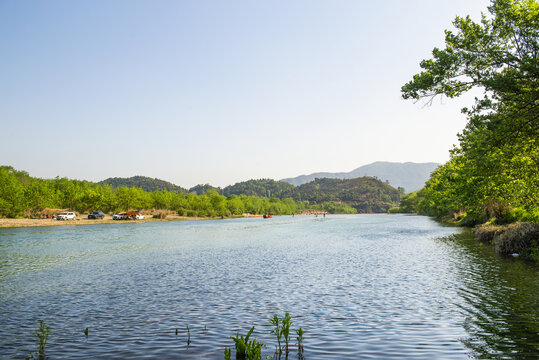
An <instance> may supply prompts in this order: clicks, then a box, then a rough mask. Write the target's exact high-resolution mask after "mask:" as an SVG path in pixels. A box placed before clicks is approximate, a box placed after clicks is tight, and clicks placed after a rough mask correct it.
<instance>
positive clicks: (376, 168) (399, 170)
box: [280, 161, 440, 193]
mask: <svg viewBox="0 0 539 360" xmlns="http://www.w3.org/2000/svg"><path fill="white" fill-rule="evenodd" d="M439 165H440V164H438V163H433V162H428V163H413V162H405V163H396V162H388V161H377V162H374V163H372V164H368V165H364V166H360V167H358V168H357V169H355V170H352V171H350V172H337V173H330V172H317V173H313V174H310V175H300V176H296V177H293V178H286V179H281V180H280V181H284V182H287V183H289V184H292V185H294V186H299V185H302V184H305V183H308V182H311V181H313V180H314V179H316V178H330V179H353V178H358V177H363V176H372V177H377V178H378V179H380V180H382V181H386V180H387V181H388V182H389V184H390V185H391V186H393V187H395V188H398V187H402V188H404V190H405V191H406V192H407V193H408V192H412V191H417V190H419V189H421V188H422V187H423V185H424V184H425V181H427V180H428V178H429V177H430V173H431V172H432V171H434V170H435V169H436V168H437V167H438V166H439Z"/></svg>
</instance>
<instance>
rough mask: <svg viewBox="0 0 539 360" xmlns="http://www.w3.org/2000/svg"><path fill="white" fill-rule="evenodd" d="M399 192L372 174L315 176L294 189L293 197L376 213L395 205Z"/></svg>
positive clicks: (360, 211)
mask: <svg viewBox="0 0 539 360" xmlns="http://www.w3.org/2000/svg"><path fill="white" fill-rule="evenodd" d="M400 195H401V194H400V193H399V191H398V190H397V189H395V188H394V187H392V186H390V185H388V184H386V183H383V182H382V181H380V180H378V179H375V178H373V177H368V176H365V177H361V178H355V179H330V178H317V179H315V180H313V181H311V182H308V183H306V184H302V185H300V186H298V187H296V188H295V189H294V193H293V199H294V200H301V201H309V202H310V203H316V204H320V203H325V202H337V203H345V204H347V205H349V206H351V207H353V208H355V209H356V210H357V212H358V213H373V212H374V213H379V212H387V210H388V209H389V208H390V207H392V206H396V205H397V204H398V203H399V201H400Z"/></svg>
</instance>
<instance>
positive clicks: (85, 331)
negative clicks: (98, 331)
mask: <svg viewBox="0 0 539 360" xmlns="http://www.w3.org/2000/svg"><path fill="white" fill-rule="evenodd" d="M84 335H86V337H88V328H86V329H84Z"/></svg>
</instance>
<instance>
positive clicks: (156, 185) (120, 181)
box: [98, 176, 187, 193]
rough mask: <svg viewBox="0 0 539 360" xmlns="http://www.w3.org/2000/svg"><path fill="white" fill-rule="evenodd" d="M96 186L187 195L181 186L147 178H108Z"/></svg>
mask: <svg viewBox="0 0 539 360" xmlns="http://www.w3.org/2000/svg"><path fill="white" fill-rule="evenodd" d="M98 184H99V185H101V186H104V185H110V186H112V188H113V189H117V188H120V187H122V186H124V187H128V188H132V187H136V188H139V189H142V190H144V191H147V192H154V191H160V190H166V191H172V192H177V191H180V190H181V191H182V192H183V193H187V190H186V189H184V188H182V187H181V186H178V185H174V184H173V183H170V182H168V181H165V180H160V179H155V178H150V177H147V176H132V177H130V178H119V177H115V178H108V179H105V180H103V181H100V182H98Z"/></svg>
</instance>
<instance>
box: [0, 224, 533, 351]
mask: <svg viewBox="0 0 539 360" xmlns="http://www.w3.org/2000/svg"><path fill="white" fill-rule="evenodd" d="M0 272H1V273H0V357H1V358H3V359H21V358H24V357H26V356H27V355H28V354H29V352H30V351H32V350H35V347H36V344H37V341H36V339H35V337H34V335H33V331H34V329H36V328H37V327H38V325H39V320H43V321H44V322H45V324H47V325H48V326H50V328H51V334H50V336H49V338H48V342H47V345H46V354H47V356H48V359H90V358H92V359H128V358H129V359H200V358H206V359H223V351H224V348H225V347H232V348H233V347H234V345H233V341H232V340H231V339H230V336H234V335H236V334H237V333H239V334H240V335H245V334H246V333H247V331H248V330H249V329H250V328H251V326H255V330H254V333H253V336H256V337H257V338H258V341H259V342H262V343H264V344H266V347H265V348H264V349H263V357H262V358H265V357H266V356H268V355H271V354H273V352H274V350H275V345H276V340H275V339H274V338H273V335H271V334H270V331H271V325H270V323H269V318H270V317H271V316H272V315H273V314H278V315H280V316H282V315H284V313H285V312H289V313H290V315H291V317H292V321H293V325H292V328H297V327H301V328H302V329H303V330H304V331H305V335H304V338H305V340H304V349H305V350H304V357H305V359H392V358H403V357H406V358H413V359H434V358H436V359H469V358H470V357H472V358H504V359H505V358H507V359H537V356H538V354H539V266H538V265H535V264H533V263H527V262H524V261H522V260H520V259H518V258H517V259H514V258H502V257H499V256H498V255H496V254H494V253H493V250H492V248H491V247H490V246H485V245H481V244H477V243H476V242H475V241H474V240H473V239H472V238H471V235H470V233H469V231H466V230H463V229H458V228H453V227H444V226H441V225H440V224H438V223H436V222H435V221H433V220H431V219H429V218H427V217H421V216H405V215H329V216H327V217H325V218H323V217H317V218H315V217H313V216H295V217H291V216H283V217H274V218H272V219H262V218H245V219H233V220H208V221H176V222H157V223H129V224H127V223H121V224H107V225H89V226H61V227H51V228H20V229H0ZM187 326H189V335H188V333H187ZM85 328H88V336H86V335H85V334H84V329H85ZM176 329H178V334H176ZM188 336H190V343H189V344H188V341H187V340H188ZM294 339H295V334H293V336H292V340H293V343H295V340H294ZM233 357H234V355H233ZM283 358H284V357H283ZM290 358H291V359H297V351H296V347H292V352H291V354H290Z"/></svg>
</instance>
